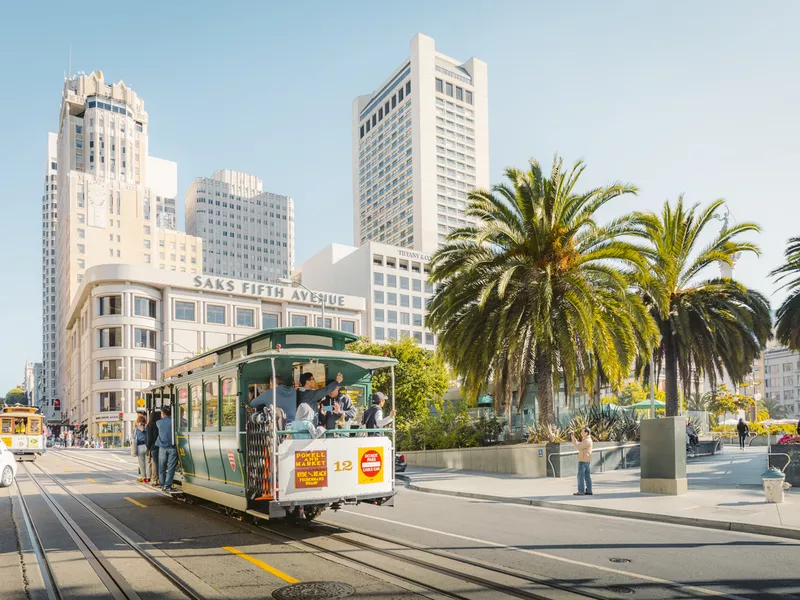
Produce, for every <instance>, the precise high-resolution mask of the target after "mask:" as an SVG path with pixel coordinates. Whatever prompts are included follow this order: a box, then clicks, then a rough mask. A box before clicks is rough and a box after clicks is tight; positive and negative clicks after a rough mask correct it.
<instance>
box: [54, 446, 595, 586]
mask: <svg viewBox="0 0 800 600" xmlns="http://www.w3.org/2000/svg"><path fill="white" fill-rule="evenodd" d="M63 458H65V459H66V458H67V457H63ZM69 458H70V459H72V458H75V460H76V462H80V463H83V464H84V465H86V466H89V467H92V468H98V467H103V468H106V469H108V471H106V472H105V473H106V474H107V475H108V476H109V477H112V478H114V479H117V480H118V481H123V480H124V481H130V479H131V478H133V477H134V475H133V474H132V473H130V472H127V470H126V469H125V468H124V467H123V466H122V465H120V466H116V465H114V466H112V465H106V464H101V463H99V462H94V461H92V460H91V459H89V458H88V457H83V456H81V457H80V458H77V457H72V456H70V457H69ZM196 506H197V507H198V508H202V509H204V510H206V511H208V512H210V513H211V514H213V515H216V516H217V517H227V518H230V514H228V513H226V512H223V511H222V510H220V509H221V508H222V507H220V506H217V505H209V504H207V503H205V502H201V501H199V499H198V501H197V504H196ZM226 520H227V519H226ZM235 520H236V521H237V523H238V526H239V527H241V528H242V529H244V530H246V531H249V532H251V533H257V534H260V535H262V536H264V537H266V538H268V539H272V540H274V538H275V537H278V538H280V539H281V540H288V541H291V542H294V543H296V544H298V545H301V546H304V547H306V548H309V549H312V550H313V551H314V552H315V553H323V554H329V555H333V556H336V557H338V558H339V559H344V560H346V561H347V562H348V563H357V564H359V565H361V566H364V567H368V568H369V569H370V570H375V571H380V572H382V573H384V574H386V575H389V576H391V577H393V578H396V579H400V580H403V581H406V582H407V583H411V584H413V585H415V586H419V587H421V588H425V589H428V590H429V591H431V592H435V593H437V594H441V595H444V596H447V597H449V598H455V599H458V600H469V599H468V598H466V597H464V596H462V595H459V594H457V593H454V592H452V591H447V590H444V589H441V588H437V587H436V586H435V585H430V584H426V583H422V582H420V581H419V580H418V579H414V578H411V577H405V576H403V575H402V574H398V573H397V572H396V571H393V570H390V569H383V568H380V567H378V566H376V565H374V564H372V563H371V562H369V561H361V560H358V559H355V558H354V557H353V556H352V555H350V554H348V553H347V552H344V551H341V552H337V551H336V550H332V549H330V548H326V547H323V546H321V545H318V544H315V543H314V542H313V541H309V540H308V539H304V538H302V537H295V536H294V535H290V534H289V533H286V532H283V531H280V530H277V529H274V528H272V527H266V526H263V525H259V524H257V521H256V524H250V523H248V522H245V521H242V520H240V519H235ZM301 523H302V521H301ZM302 529H304V530H305V531H309V532H310V531H314V530H321V529H330V530H334V531H335V533H330V534H327V537H329V538H330V539H334V540H336V541H337V542H340V543H343V544H346V545H348V546H350V547H351V548H355V549H358V550H367V551H369V552H374V553H376V554H381V555H383V556H387V557H390V558H391V559H392V560H399V561H402V562H405V563H407V564H410V565H413V566H415V567H417V568H422V569H426V570H429V571H433V572H435V573H437V574H440V575H444V576H447V577H452V578H456V579H459V580H462V581H468V582H470V583H473V584H474V585H478V586H480V587H482V588H485V589H488V590H491V591H494V592H497V593H502V594H504V595H507V596H509V597H515V598H521V599H523V600H541V599H547V598H549V596H546V595H542V593H536V592H531V591H526V590H521V589H519V588H518V587H511V586H509V585H505V584H501V583H497V582H496V581H492V580H491V579H488V578H486V577H479V576H476V575H471V574H469V573H468V572H467V571H466V570H465V568H466V569H469V570H476V569H480V570H482V571H485V572H488V573H492V574H494V575H497V576H501V577H504V578H512V579H515V580H517V581H518V582H521V583H520V585H524V584H533V585H538V586H542V587H544V588H548V589H551V590H553V591H560V592H562V593H567V594H572V595H574V596H575V597H582V598H593V599H595V600H606V599H607V598H608V596H600V595H596V594H593V593H590V592H587V591H584V590H577V589H575V588H571V587H569V586H564V585H561V584H558V583H556V582H554V581H551V580H547V579H543V578H540V577H534V576H532V575H528V574H525V573H521V572H519V571H512V570H509V569H505V568H503V567H500V566H496V565H491V564H485V563H482V562H480V561H477V560H474V559H470V558H467V557H464V556H459V555H456V554H454V553H450V552H444V551H440V550H436V549H434V548H428V547H425V546H419V545H416V544H410V543H407V542H404V541H401V540H398V539H394V538H388V537H384V536H381V535H378V534H375V533H372V532H366V531H359V530H357V529H353V528H349V527H346V526H342V525H339V524H333V523H327V522H325V523H314V524H311V523H309V524H308V525H307V526H306V527H302ZM320 533H323V532H322V531H320ZM348 533H349V534H357V535H362V536H367V537H371V538H373V539H375V540H380V541H382V542H386V543H390V544H394V545H395V546H399V547H400V549H401V550H402V551H413V552H417V553H422V554H428V555H431V556H434V557H436V558H437V559H444V560H445V561H447V562H450V563H453V564H454V565H456V566H458V565H460V566H461V567H462V568H460V569H456V568H453V566H454V565H451V566H443V565H440V564H434V563H432V562H428V561H425V560H420V559H418V558H412V557H410V556H404V555H403V554H400V553H398V552H397V551H392V550H387V549H384V548H380V547H376V546H373V545H370V544H366V543H364V542H359V541H356V540H352V539H349V538H347V537H344V536H343V535H342V534H348ZM439 562H441V561H439Z"/></svg>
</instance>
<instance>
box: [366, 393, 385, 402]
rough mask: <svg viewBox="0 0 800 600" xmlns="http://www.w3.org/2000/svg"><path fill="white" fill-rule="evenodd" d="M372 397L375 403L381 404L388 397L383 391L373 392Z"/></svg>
mask: <svg viewBox="0 0 800 600" xmlns="http://www.w3.org/2000/svg"><path fill="white" fill-rule="evenodd" d="M370 399H371V400H372V403H373V404H380V403H381V402H383V401H384V400H386V399H387V398H386V394H384V393H383V392H375V393H374V394H372V396H371V397H370Z"/></svg>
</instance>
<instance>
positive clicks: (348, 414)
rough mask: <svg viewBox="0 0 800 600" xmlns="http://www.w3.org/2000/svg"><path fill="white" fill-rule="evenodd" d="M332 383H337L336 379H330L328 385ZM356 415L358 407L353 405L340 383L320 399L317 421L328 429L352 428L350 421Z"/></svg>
mask: <svg viewBox="0 0 800 600" xmlns="http://www.w3.org/2000/svg"><path fill="white" fill-rule="evenodd" d="M331 383H336V380H335V379H331V380H330V381H328V385H330V384H331ZM326 387H327V386H326ZM355 417H356V407H355V406H353V402H352V400H350V397H349V396H348V395H347V394H345V393H343V392H342V387H341V385H340V384H338V383H336V387H335V388H334V389H333V390H331V392H330V393H328V395H327V396H325V397H324V398H323V399H322V400H320V401H319V412H318V413H317V423H319V424H320V425H322V426H323V427H325V429H326V430H327V431H333V430H335V429H350V421H352V420H353V419H355Z"/></svg>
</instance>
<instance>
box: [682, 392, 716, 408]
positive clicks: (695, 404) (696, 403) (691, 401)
mask: <svg viewBox="0 0 800 600" xmlns="http://www.w3.org/2000/svg"><path fill="white" fill-rule="evenodd" d="M710 402H711V392H706V393H704V394H698V393H694V394H689V396H687V401H686V409H687V410H694V411H704V410H708V404H709V403H710Z"/></svg>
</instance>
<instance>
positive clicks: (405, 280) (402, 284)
mask: <svg viewBox="0 0 800 600" xmlns="http://www.w3.org/2000/svg"><path fill="white" fill-rule="evenodd" d="M400 289H401V290H407V289H408V277H401V278H400Z"/></svg>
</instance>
